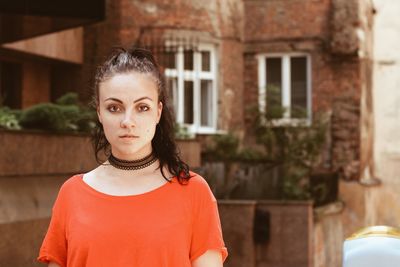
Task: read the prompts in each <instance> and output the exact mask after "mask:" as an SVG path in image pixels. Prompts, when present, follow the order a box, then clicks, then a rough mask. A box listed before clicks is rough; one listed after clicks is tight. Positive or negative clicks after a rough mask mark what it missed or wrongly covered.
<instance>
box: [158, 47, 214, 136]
mask: <svg viewBox="0 0 400 267" xmlns="http://www.w3.org/2000/svg"><path fill="white" fill-rule="evenodd" d="M166 56H168V58H169V60H168V61H169V63H167V64H166V66H165V76H166V80H167V89H168V91H169V95H170V97H171V98H172V102H173V105H174V109H175V115H176V121H177V122H178V123H180V124H182V125H185V126H187V127H188V129H189V131H190V132H192V133H215V132H216V125H217V122H216V120H217V115H216V114H217V87H216V86H217V84H216V58H215V48H214V46H212V45H199V47H198V49H196V50H194V49H189V48H185V47H183V46H178V47H177V48H176V52H173V53H171V52H167V53H166Z"/></svg>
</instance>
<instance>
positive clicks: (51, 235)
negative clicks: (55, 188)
mask: <svg viewBox="0 0 400 267" xmlns="http://www.w3.org/2000/svg"><path fill="white" fill-rule="evenodd" d="M61 195H62V192H61V190H60V192H59V194H58V196H57V199H56V201H55V203H54V205H53V209H52V215H51V220H50V224H49V228H48V229H47V233H46V236H45V238H44V240H43V243H42V246H41V248H40V251H39V256H38V258H37V260H38V261H39V262H43V263H49V262H51V261H52V262H55V263H57V264H58V265H60V266H61V267H65V266H66V265H67V239H66V232H65V218H66V216H65V212H66V210H65V207H64V206H65V205H64V203H63V199H62V197H61Z"/></svg>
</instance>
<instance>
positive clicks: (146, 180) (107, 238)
mask: <svg viewBox="0 0 400 267" xmlns="http://www.w3.org/2000/svg"><path fill="white" fill-rule="evenodd" d="M162 81H163V79H162V74H161V73H160V71H159V68H158V66H157V64H156V62H155V60H154V58H153V56H152V55H151V54H150V53H149V52H147V51H146V50H142V49H133V50H129V51H126V50H124V49H119V50H118V51H116V53H114V54H113V55H111V57H110V58H109V59H108V60H107V61H105V63H103V64H102V65H101V66H100V67H99V68H98V70H97V74H96V84H95V88H94V103H95V106H96V110H97V115H98V119H99V124H98V127H97V129H96V131H95V135H94V138H93V141H94V147H95V154H96V159H98V153H99V152H100V151H104V152H105V154H106V155H107V156H108V160H107V161H105V162H104V163H103V164H101V165H100V166H98V167H97V168H95V169H94V170H92V171H90V172H88V173H85V174H77V175H74V176H73V177H71V178H70V179H68V180H67V181H66V182H65V183H64V184H63V185H62V187H61V189H60V192H59V194H58V196H57V199H56V202H55V204H54V206H53V212H52V218H51V222H50V225H49V229H48V231H47V234H46V237H45V239H44V241H43V244H42V247H41V249H40V253H39V257H38V260H39V261H41V262H44V263H49V266H61V267H64V266H72V267H78V266H88V267H91V266H93V267H99V266H107V267H109V266H113V267H114V266H116V267H118V266H124V267H125V266H145V267H153V266H157V267H158V266H171V267H178V266H179V267H181V266H195V267H206V266H207V267H214V266H222V263H223V261H224V260H225V259H226V257H227V250H226V248H225V245H224V241H223V239H222V233H221V226H220V221H219V216H218V210H217V205H216V199H215V198H214V196H213V194H212V192H211V191H210V188H209V187H208V185H207V183H206V182H205V180H204V179H203V178H202V177H201V176H199V175H197V174H196V173H193V172H190V171H189V169H188V166H187V165H186V164H185V163H184V162H183V161H182V160H181V159H180V158H179V156H178V154H177V149H176V145H175V142H174V136H173V135H174V133H173V120H172V116H171V111H170V108H169V106H168V103H167V102H166V100H167V99H166V89H165V87H164V83H163V82H162Z"/></svg>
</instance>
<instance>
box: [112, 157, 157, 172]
mask: <svg viewBox="0 0 400 267" xmlns="http://www.w3.org/2000/svg"><path fill="white" fill-rule="evenodd" d="M156 160H157V158H156V156H155V155H154V154H153V153H150V154H149V155H148V156H146V157H144V158H142V159H138V160H122V159H117V158H116V157H114V156H113V154H112V153H111V154H110V156H109V157H108V161H109V162H110V164H111V165H112V166H113V167H115V168H117V169H121V170H139V169H143V168H146V167H148V166H150V165H151V164H153V163H154V162H155V161H156Z"/></svg>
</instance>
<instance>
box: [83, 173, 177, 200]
mask: <svg viewBox="0 0 400 267" xmlns="http://www.w3.org/2000/svg"><path fill="white" fill-rule="evenodd" d="M84 174H85V173H80V174H77V175H76V176H77V178H78V181H79V184H81V185H82V187H83V188H84V189H86V190H87V191H89V192H91V193H92V194H94V195H97V196H99V197H102V198H109V199H129V198H140V197H146V196H150V195H153V194H156V193H158V192H161V191H163V190H164V189H166V188H168V185H170V184H172V183H173V182H174V180H175V179H176V177H172V178H171V182H167V181H166V182H165V183H164V184H162V185H161V186H159V187H156V188H154V189H151V190H150V191H146V192H143V193H140V194H134V195H111V194H107V193H104V192H101V191H99V190H97V189H95V188H93V187H92V186H90V185H89V184H87V183H86V182H85V181H84V180H83V176H84Z"/></svg>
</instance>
